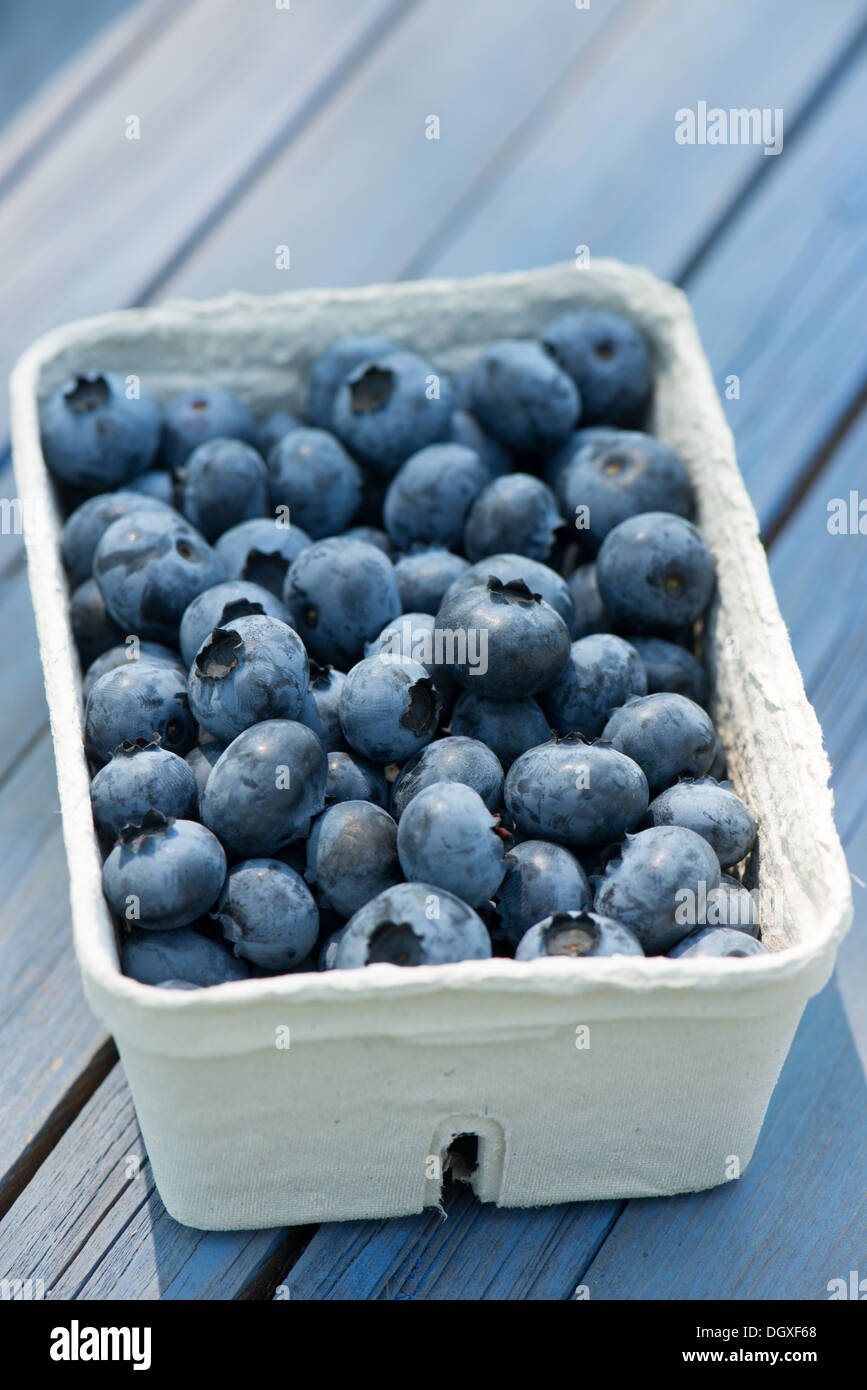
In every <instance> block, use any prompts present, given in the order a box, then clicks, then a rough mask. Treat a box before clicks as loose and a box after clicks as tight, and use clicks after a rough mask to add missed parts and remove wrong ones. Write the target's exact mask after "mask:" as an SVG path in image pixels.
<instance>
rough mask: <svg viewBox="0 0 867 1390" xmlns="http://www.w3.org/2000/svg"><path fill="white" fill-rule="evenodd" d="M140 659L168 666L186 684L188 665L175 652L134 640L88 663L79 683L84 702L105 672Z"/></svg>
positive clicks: (158, 643)
mask: <svg viewBox="0 0 867 1390" xmlns="http://www.w3.org/2000/svg"><path fill="white" fill-rule="evenodd" d="M140 658H147V660H149V661H157V662H162V663H163V664H164V665H167V666H170V667H171V668H172V669H173V670H174V671H176V672H177V674H178V676H179V678H180V680H181V681H182V683H183V684H184V685H185V684H186V680H187V671H188V669H189V665H188V664H187V663H185V662H184V661H183V660H182V659H181V657H180V656H178V653H177V652H176V651H174V650H173V649H172V648H171V647H164V646H163V644H162V643H161V642H139V641H138V639H137V638H135V639H133V640H132V641H129V640H128V641H126V642H123V643H120V644H118V646H116V647H109V649H108V651H107V652H103V654H102V656H98V657H97V658H96V660H95V661H92V662H91V663H90V665H89V666H88V668H87V671H86V672H85V676H84V680H83V681H82V683H81V693H82V695H83V696H84V699H85V702H86V701H87V698H88V696H89V695H90V692H91V690H92V689H93V687H94V686H95V685H96V682H97V681H98V680H99V678H100V676H104V675H105V673H106V671H114V670H115V669H116V668H117V667H118V666H128V665H129V664H130V662H133V661H138V660H139V659H140Z"/></svg>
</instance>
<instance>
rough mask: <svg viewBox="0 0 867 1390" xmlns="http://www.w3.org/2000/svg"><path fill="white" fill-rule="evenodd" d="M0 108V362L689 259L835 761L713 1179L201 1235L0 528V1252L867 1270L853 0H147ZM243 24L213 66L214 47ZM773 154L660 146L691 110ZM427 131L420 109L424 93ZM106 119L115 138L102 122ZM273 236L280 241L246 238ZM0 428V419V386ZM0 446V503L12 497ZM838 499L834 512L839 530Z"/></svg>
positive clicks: (670, 1288)
mask: <svg viewBox="0 0 867 1390" xmlns="http://www.w3.org/2000/svg"><path fill="white" fill-rule="evenodd" d="M109 13H111V14H115V13H116V14H117V18H116V19H114V21H113V23H112V24H111V26H110V27H108V28H106V29H102V30H100V32H99V33H98V35H97V36H96V37H95V38H94V39H93V40H92V42H90V44H89V45H88V46H87V47H86V48H85V49H84V50H83V51H81V52H79V54H78V56H77V57H76V58H75V60H74V61H73V62H72V63H71V64H70V65H68V66H67V67H65V68H63V69H61V70H60V71H59V72H58V73H57V74H56V76H55V77H54V78H53V80H52V81H51V83H50V84H49V85H48V86H47V87H45V88H43V90H42V91H41V92H40V95H39V98H38V100H36V101H35V102H34V103H32V104H31V105H30V106H29V107H28V108H26V109H25V110H24V111H23V112H21V113H20V114H19V115H18V117H17V118H16V119H15V121H14V122H13V123H11V124H9V125H7V127H6V128H5V130H2V131H0V214H2V215H0V264H2V265H4V266H5V267H6V268H7V272H8V271H9V270H10V268H12V267H14V274H10V273H7V274H6V275H5V276H4V277H3V281H2V284H0V369H2V371H3V372H4V374H5V372H6V371H7V370H8V368H9V366H10V365H11V363H12V362H13V361H14V359H15V357H16V356H17V354H18V353H19V352H20V351H21V349H22V348H23V347H25V346H26V345H27V343H28V342H30V341H31V340H32V339H33V338H34V337H35V336H36V335H37V334H38V333H39V332H41V331H43V330H44V329H46V328H48V327H50V326H52V325H53V324H57V323H61V322H63V321H65V320H68V319H70V318H73V317H75V316H77V315H81V314H88V313H93V312H97V311H100V310H103V309H107V308H111V307H123V306H128V305H132V304H141V303H145V302H154V301H157V300H161V299H164V298H166V297H168V296H176V295H193V296H203V295H212V294H217V293H221V292H222V291H224V290H226V289H229V288H233V287H238V288H242V289H249V290H254V291H260V292H266V293H267V292H276V291H281V290H285V289H289V288H294V287H301V286H307V285H314V284H328V285H334V284H341V285H342V284H346V285H348V284H359V283H364V282H366V281H370V280H376V279H389V278H400V277H407V276H426V275H433V274H440V273H448V274H471V273H474V272H478V271H484V270H504V269H510V268H515V267H524V266H531V265H536V264H544V263H547V262H550V261H555V260H562V259H566V258H568V257H570V256H572V255H573V254H574V252H575V248H576V246H586V247H588V248H589V254H590V255H591V256H594V255H598V256H602V255H614V256H620V257H622V258H623V259H626V260H631V261H635V262H639V263H642V264H645V265H649V266H650V267H651V268H652V269H653V270H654V271H656V272H657V273H658V274H660V275H663V276H666V277H668V278H671V279H674V280H676V281H678V282H679V283H680V284H682V285H683V287H684V288H685V290H686V291H687V293H688V295H689V296H690V298H691V300H692V303H693V305H694V308H695V311H696V315H697V318H698V322H699V327H700V329H701V331H702V334H703V337H704V341H705V344H706V347H707V351H708V355H709V357H710V360H711V364H712V366H713V368H714V371H715V373H716V376H717V380H718V382H719V384H720V387H721V389H722V388H723V386H724V384H725V382H726V380H727V379H728V378H730V377H732V376H736V377H737V378H738V381H739V383H740V391H739V395H738V396H737V398H733V399H729V400H727V401H726V409H727V411H728V415H729V420H730V423H731V426H732V429H733V430H734V433H735V436H736V440H737V445H738V451H739V457H740V460H741V466H742V468H743V471H744V475H745V477H746V479H747V483H748V486H749V487H750V490H751V492H752V495H753V497H754V499H755V503H756V508H757V511H758V513H759V516H760V520H761V523H762V526H763V530H764V534H765V537H766V541H767V544H768V546H769V550H770V561H771V568H772V571H773V574H774V578H775V582H776V584H777V588H778V593H779V596H780V602H781V606H782V609H783V613H784V616H785V618H786V620H787V621H788V623H789V625H790V628H791V632H792V639H793V642H794V646H795V650H796V653H797V655H798V658H799V661H800V663H801V667H802V670H803V674H804V682H805V685H806V689H807V693H808V695H809V697H810V699H811V700H812V701H813V702H814V704H815V706H816V708H817V710H818V713H819V717H820V719H821V720H822V722H823V726H824V730H825V737H826V743H827V747H828V750H829V754H830V757H831V760H832V763H833V766H834V777H835V788H836V799H837V814H838V822H839V826H840V831H841V834H842V836H843V839H844V843H845V845H846V848H847V851H848V854H849V858H850V865H851V869H852V873H853V879H854V891H855V898H856V923H855V927H854V928H853V931H852V933H851V934H850V936H849V937H848V939H847V940H846V942H845V945H844V947H843V950H842V953H841V957H840V963H839V968H838V971H837V973H836V975H835V978H834V980H833V981H832V983H831V984H829V986H828V987H827V989H826V990H825V991H824V993H823V994H822V995H821V996H819V997H818V998H817V999H815V1000H814V1001H813V1002H812V1003H811V1004H810V1006H809V1007H808V1010H807V1013H806V1015H805V1018H804V1020H803V1023H802V1026H801V1028H800V1030H799V1033H798V1036H797V1038H796V1041H795V1044H794V1047H793V1049H792V1052H791V1055H790V1057H789V1059H788V1061H787V1063H786V1066H785V1069H784V1072H783V1076H782V1079H781V1081H780V1084H779V1086H778V1088H777V1091H776V1093H775V1096H774V1099H773V1102H772V1104H771V1108H770V1111H769V1114H768V1116H767V1120H766V1123H765V1127H764V1130H763V1133H762V1137H761V1140H760V1142H759V1146H758V1149H757V1152H756V1155H755V1157H754V1159H753V1161H752V1163H751V1165H750V1167H749V1168H748V1170H747V1172H746V1173H745V1175H744V1176H743V1177H742V1178H741V1179H740V1181H739V1182H737V1183H732V1184H730V1185H728V1186H726V1187H725V1188H722V1189H717V1190H714V1191H711V1192H706V1193H699V1194H697V1195H693V1196H685V1197H679V1198H674V1199H669V1200H665V1201H662V1200H660V1201H633V1202H628V1203H623V1202H605V1203H599V1204H587V1205H583V1206H570V1207H556V1208H550V1209H547V1210H539V1211H519V1212H515V1211H511V1212H506V1211H502V1212H501V1211H497V1210H495V1209H492V1208H489V1207H486V1206H481V1205H480V1204H478V1203H477V1202H476V1201H475V1200H474V1199H473V1198H472V1197H471V1196H470V1195H469V1193H468V1191H467V1190H466V1189H465V1188H463V1187H460V1186H456V1187H455V1188H453V1189H451V1190H450V1191H449V1193H448V1195H447V1198H446V1202H445V1217H443V1216H442V1215H440V1214H439V1213H437V1212H429V1213H427V1214H426V1215H424V1216H422V1217H418V1218H411V1219H407V1220H400V1221H392V1222H370V1223H353V1224H351V1225H337V1226H329V1227H322V1228H320V1229H318V1230H314V1229H306V1228H305V1229H297V1230H290V1231H286V1230H272V1231H260V1232H253V1233H233V1234H229V1235H215V1234H205V1233H201V1232H196V1231H191V1230H188V1229H186V1228H183V1227H180V1226H178V1225H176V1223H174V1222H173V1221H172V1220H171V1219H170V1218H169V1217H168V1216H167V1215H166V1213H165V1211H164V1210H163V1208H162V1205H161V1203H160V1200H159V1198H158V1196H157V1195H156V1193H155V1190H154V1186H153V1182H152V1180H151V1177H150V1172H149V1168H148V1164H147V1157H146V1155H145V1154H144V1151H143V1149H142V1146H141V1140H140V1137H139V1134H138V1129H137V1126H136V1123H135V1117H134V1114H133V1111H132V1106H131V1103H130V1099H129V1095H128V1093H127V1090H126V1086H125V1082H124V1078H123V1074H122V1071H121V1069H120V1067H119V1065H118V1063H117V1060H116V1054H115V1052H114V1049H113V1046H112V1044H111V1041H110V1039H108V1038H107V1037H106V1036H105V1035H104V1034H103V1033H102V1031H101V1029H100V1027H99V1025H98V1024H97V1023H96V1022H95V1020H94V1019H93V1018H92V1017H91V1015H90V1014H89V1012H88V1010H87V1008H86V1005H85V1004H84V1001H83V998H82V995H81V990H80V986H79V983H78V974H77V969H76V965H75V962H74V959H73V954H72V946H71V940H70V927H69V920H68V903H67V898H66V874H65V865H64V858H63V850H62V845H61V839H60V827H59V816H58V809H57V797H56V787H55V781H54V768H53V761H52V754H51V744H50V739H49V735H48V729H47V724H46V713H45V706H44V701H43V697H42V690H41V679H40V672H39V663H38V657H37V652H36V643H35V635H34V631H33V624H32V618H31V615H30V608H29V601H28V596H27V588H26V579H25V574H24V563H23V552H22V547H21V539H20V537H19V536H16V535H15V534H14V530H13V532H12V533H11V534H4V535H2V536H0V577H2V585H0V629H2V640H3V648H2V649H3V650H4V651H5V652H6V653H7V654H8V653H10V652H13V651H14V654H15V655H14V659H8V657H7V660H6V661H4V662H2V663H0V709H2V710H3V731H4V737H3V740H2V746H0V843H2V853H0V904H2V908H0V995H2V1012H0V1052H2V1055H3V1058H4V1067H3V1071H2V1076H0V1277H6V1276H8V1275H11V1276H13V1277H16V1276H17V1277H29V1278H32V1279H35V1280H42V1281H43V1284H42V1287H43V1288H44V1289H45V1291H46V1292H47V1293H48V1294H49V1296H54V1297H75V1298H81V1299H97V1298H115V1299H120V1298H131V1299H156V1298H164V1299H224V1298H225V1299H241V1298H244V1299H249V1298H254V1299H271V1298H275V1297H276V1298H284V1297H287V1296H288V1297H290V1298H293V1299H298V1298H301V1299H321V1298H359V1299H372V1298H383V1299H387V1298H404V1299H406V1298H418V1299H456V1298H457V1299H486V1298H487V1299H508V1298H514V1299H525V1298H529V1299H568V1298H570V1297H572V1296H573V1294H574V1291H575V1289H576V1288H577V1287H578V1286H579V1285H581V1286H583V1287H584V1288H586V1289H587V1290H588V1291H589V1296H590V1297H591V1298H593V1299H624V1298H631V1299H674V1298H688V1297H691V1298H698V1299H709V1298H715V1297H719V1298H723V1299H741V1298H748V1297H758V1298H764V1299H770V1298H792V1299H822V1298H826V1297H827V1285H828V1283H829V1281H831V1280H832V1279H835V1278H838V1277H841V1276H842V1277H846V1276H847V1274H848V1271H849V1270H850V1269H860V1271H861V1273H862V1275H867V1195H865V1181H864V1155H865V1152H867V1086H865V1063H867V944H865V932H864V927H865V919H867V887H865V882H867V790H865V781H864V769H865V766H867V717H865V715H867V634H865V622H864V595H865V592H867V536H861V535H856V534H850V535H845V536H838V535H832V534H830V532H829V530H828V527H827V516H828V503H829V501H831V500H832V499H833V498H837V497H844V498H845V497H848V495H849V493H850V492H851V491H853V490H854V491H856V492H857V493H858V494H859V497H861V496H867V466H865V458H867V409H865V404H867V336H865V334H864V331H863V326H864V323H865V322H867V238H865V221H867V170H865V151H864V141H863V91H864V84H865V81H867V11H865V7H864V3H863V0H835V3H834V4H833V5H823V6H817V5H816V4H815V3H814V0H761V3H759V4H757V3H755V0H734V2H733V3H729V4H727V5H725V6H714V7H711V6H696V5H694V4H692V3H690V0H593V2H592V4H591V5H590V7H589V8H587V9H578V8H577V7H576V6H574V5H572V4H570V3H568V0H540V2H539V3H537V4H534V5H527V4H526V3H525V0H496V3H495V0H480V3H479V4H476V5H467V4H465V3H463V0H295V3H293V4H292V5H291V7H289V8H279V7H278V6H277V5H276V4H274V5H269V4H261V5H258V6H251V5H247V4H244V3H242V0H144V3H139V4H135V5H132V6H131V7H123V6H120V5H117V6H113V5H110V4H106V5H104V6H103V15H107V14H109ZM239 56H241V57H242V58H243V61H240V62H239ZM700 101H706V102H707V103H708V105H709V106H714V105H716V106H720V107H723V108H725V109H730V108H739V107H750V108H751V107H759V108H765V107H767V108H770V109H771V110H777V109H780V110H782V112H783V118H784V125H783V131H784V139H783V149H782V152H781V153H778V154H775V155H768V154H766V153H765V151H764V149H763V148H762V145H761V144H730V145H708V144H705V145H699V144H695V145H689V144H686V145H681V144H678V143H677V142H676V141H675V138H674V130H675V112H676V111H677V110H678V109H679V108H696V106H697V104H698V102H700ZM432 114H433V115H436V116H438V117H439V122H440V138H439V140H428V139H426V138H425V130H426V122H427V118H428V117H429V116H430V115H432ZM130 116H137V117H138V129H139V137H140V138H138V139H136V140H130V139H128V138H126V135H127V132H128V130H129V128H130V126H129V119H128V118H129V117H130ZM284 244H288V245H289V246H290V248H291V269H289V270H286V269H278V267H277V261H276V255H275V253H276V248H277V247H278V246H281V245H284ZM0 413H2V418H0V432H2V434H3V436H4V437H5V432H6V424H7V414H6V405H5V402H3V403H2V404H0ZM12 486H13V485H12V482H11V476H10V474H9V472H8V464H7V466H6V467H5V468H4V470H3V471H2V472H0V496H2V497H9V496H11V495H12ZM865 529H867V522H865Z"/></svg>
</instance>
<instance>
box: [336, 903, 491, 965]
mask: <svg viewBox="0 0 867 1390" xmlns="http://www.w3.org/2000/svg"><path fill="white" fill-rule="evenodd" d="M490 954H491V938H490V937H489V935H488V931H487V928H486V927H485V924H484V922H483V921H482V919H481V918H480V917H479V916H478V914H477V913H475V912H474V911H473V909H472V908H471V907H468V906H467V904H466V903H465V902H462V901H461V899H460V898H456V897H455V896H454V894H452V893H448V892H446V891H445V889H443V888H437V887H435V886H434V885H433V884H430V883H399V884H398V885H397V887H395V888H387V889H386V890H385V892H384V893H380V894H379V895H378V896H377V897H375V898H373V900H372V901H371V902H369V903H366V904H365V906H364V907H363V908H362V909H361V911H360V912H356V914H355V916H354V917H352V918H350V920H349V921H348V922H347V924H346V926H345V928H344V930H343V935H342V936H341V939H340V942H339V944H338V947H337V955H336V961H335V965H336V967H337V969H339V970H357V969H359V968H360V967H361V966H364V965H377V964H380V963H388V964H391V965H401V966H410V965H445V964H448V963H449V962H451V961H459V960H487V959H488V958H489V957H490Z"/></svg>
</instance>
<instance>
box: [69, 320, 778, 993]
mask: <svg viewBox="0 0 867 1390" xmlns="http://www.w3.org/2000/svg"><path fill="white" fill-rule="evenodd" d="M652 384H653V383H652V371H651V363H650V357H649V353H648V349H647V345H646V343H645V341H644V339H643V337H642V335H641V334H640V333H639V332H638V331H637V330H636V328H635V327H633V326H632V325H631V324H630V323H628V322H627V321H626V320H625V319H623V318H621V317H619V316H617V315H614V314H610V313H603V312H598V311H588V310H584V311H577V312H570V313H566V314H563V315H561V316H560V317H558V318H557V319H556V320H555V321H554V322H553V323H552V324H551V325H550V327H549V328H548V330H547V332H546V333H545V334H544V335H543V338H542V339H541V341H539V342H536V341H520V340H515V341H513V340H509V341H501V342H495V343H492V344H491V345H490V346H489V347H488V348H487V349H486V350H485V351H483V352H482V353H481V355H480V357H479V358H478V361H477V362H476V364H475V366H474V367H473V368H472V369H471V370H470V371H468V372H466V373H463V374H461V375H459V376H456V377H455V378H454V379H449V378H448V377H446V376H445V375H443V374H442V373H440V372H438V371H437V370H436V368H435V367H434V366H433V365H432V364H431V363H429V362H427V361H425V360H424V359H423V358H422V357H420V356H418V355H417V354H415V353H414V352H410V351H407V350H406V349H405V348H400V347H398V346H396V345H395V344H394V343H392V342H389V341H386V340H383V339H380V338H345V339H341V340H340V341H338V342H336V343H334V344H333V346H332V347H331V348H329V350H328V351H327V352H326V353H325V354H324V355H323V356H322V357H321V358H319V360H318V361H316V363H315V364H314V366H313V369H312V373H311V377H310V384H309V396H308V402H307V412H306V418H305V419H304V420H303V421H302V420H300V419H298V418H296V417H295V416H294V415H292V414H291V413H289V412H288V411H286V410H280V411H277V412H275V413H274V414H272V415H270V416H269V417H268V418H267V419H266V420H264V421H261V420H260V421H256V420H254V419H253V417H252V416H251V414H250V411H249V410H248V409H247V407H246V406H245V405H244V404H243V402H242V401H241V400H239V399H237V398H236V397H235V396H234V395H233V394H232V393H230V392H228V391H225V390H222V389H202V390H200V391H193V392H189V393H187V394H185V395H182V396H177V397H175V398H174V399H171V400H169V401H168V402H167V403H166V404H165V405H164V406H160V405H158V404H157V403H156V401H155V400H153V399H152V398H151V397H150V396H149V395H148V394H147V393H146V392H145V391H144V390H142V389H141V387H140V384H139V383H138V381H137V378H135V377H129V378H124V377H121V376H116V375H114V374H111V373H104V374H91V375H82V376H80V377H77V378H75V379H73V380H72V381H70V382H67V383H66V384H65V385H64V386H62V387H61V388H59V389H58V390H57V391H56V392H55V393H54V394H53V395H52V396H51V397H50V398H49V399H48V400H47V402H46V404H45V407H44V409H43V413H42V440H43V449H44V454H45V459H46V462H47V464H48V466H49V468H50V469H51V470H52V472H53V474H54V475H55V478H56V479H57V481H58V485H59V489H60V492H61V496H62V498H63V500H64V502H65V504H66V505H67V508H68V519H67V521H66V524H65V528H64V533H63V557H64V562H65V565H66V569H67V572H68V575H69V581H70V585H71V587H72V597H71V614H72V624H73V630H74V633H75V638H76V642H77V644H78V649H79V652H80V656H81V661H82V668H83V670H84V673H85V674H84V692H85V697H86V700H87V707H86V716H85V726H86V748H87V756H88V759H89V761H90V765H91V768H92V771H93V781H92V803H93V814H94V820H95V823H96V827H97V830H98V833H99V835H100V838H101V841H102V844H103V848H104V851H105V862H104V868H103V885H104V891H105V896H106V898H107V900H108V902H109V904H110V906H111V908H112V909H113V911H114V912H115V913H116V915H117V919H118V923H119V932H120V945H121V958H122V964H123V969H124V971H125V972H126V973H127V974H128V975H130V976H132V977H134V978H135V979H137V980H140V981H142V982H143V983H146V984H151V985H159V986H163V987H165V988H169V987H172V988H177V989H181V988H184V989H187V988H198V987H202V986H206V985H211V984H217V983H220V982H223V981H227V980H235V979H241V978H245V977H247V976H249V975H273V974H281V973H285V972H288V971H309V970H316V969H320V970H329V969H335V968H336V969H346V968H354V967H359V966H365V965H368V964H370V963H372V962H390V963H392V964H394V965H402V966H409V965H419V964H440V963H444V962H449V961H459V960H467V959H481V958H485V957H488V956H490V955H492V954H495V955H503V956H514V957H515V959H517V960H530V959H533V958H536V957H539V956H552V955H556V956H569V957H575V958H577V957H581V956H607V955H614V954H624V955H642V954H646V955H663V954H665V955H669V956H674V957H695V956H706V955H713V956H748V955H753V954H756V953H761V952H764V951H765V950H766V947H765V946H764V945H763V944H762V943H761V941H760V939H759V937H760V929H759V925H758V918H757V913H756V910H755V904H754V901H753V897H752V896H751V895H750V894H749V893H748V892H747V890H746V888H745V887H744V886H743V884H742V883H741V881H740V880H739V878H738V877H737V876H736V872H737V870H736V866H738V865H741V864H742V863H743V861H744V860H745V857H746V856H748V855H749V853H750V851H751V848H752V846H753V842H754V840H755V836H756V823H755V819H754V817H753V815H752V813H751V812H750V810H749V809H748V807H747V806H746V805H745V804H744V803H743V801H741V800H740V798H739V797H737V796H736V795H735V794H734V792H733V791H732V790H731V787H730V785H729V784H728V783H727V782H726V781H724V780H722V779H723V778H724V777H725V755H724V752H723V749H722V746H721V743H720V740H719V737H718V735H717V733H716V731H715V729H714V726H713V724H712V722H711V720H710V718H709V716H708V714H707V712H706V709H705V705H706V703H707V698H708V690H707V682H706V673H705V669H704V667H703V665H702V664H701V662H700V661H699V660H698V658H697V657H696V655H695V649H696V644H697V643H700V641H701V620H702V617H703V615H704V613H705V611H706V609H707V606H708V604H709V602H710V600H711V597H712V594H713V590H714V582H715V576H714V565H713V560H712V557H711V554H710V551H709V549H708V546H707V544H706V543H705V540H704V538H703V537H702V535H701V532H700V531H699V530H698V529H697V528H696V526H695V525H693V523H692V521H691V520H690V517H691V515H692V511H693V498H692V489H691V486H690V481H689V478H688V475H687V472H686V469H685V467H684V465H683V463H682V462H681V460H680V459H679V458H678V457H677V455H676V454H675V453H674V452H673V451H672V450H671V449H670V448H668V447H667V446H666V445H665V444H663V443H662V442H661V441H659V440H658V439H655V438H653V437H652V436H651V435H649V434H647V433H645V432H643V431H642V429H641V426H642V425H644V424H645V423H646V419H647V411H648V404H649V400H650V397H651V394H652ZM724 871H728V872H724Z"/></svg>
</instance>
